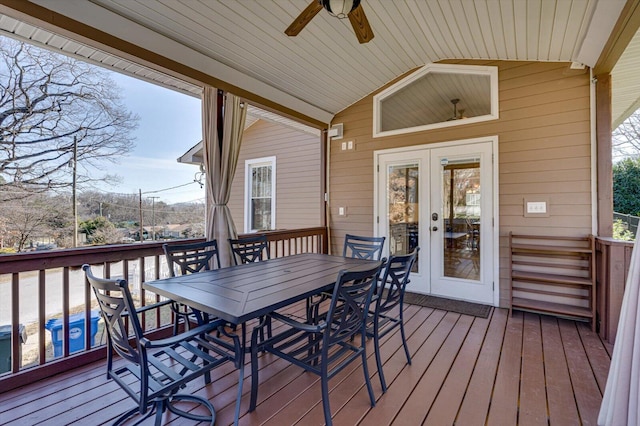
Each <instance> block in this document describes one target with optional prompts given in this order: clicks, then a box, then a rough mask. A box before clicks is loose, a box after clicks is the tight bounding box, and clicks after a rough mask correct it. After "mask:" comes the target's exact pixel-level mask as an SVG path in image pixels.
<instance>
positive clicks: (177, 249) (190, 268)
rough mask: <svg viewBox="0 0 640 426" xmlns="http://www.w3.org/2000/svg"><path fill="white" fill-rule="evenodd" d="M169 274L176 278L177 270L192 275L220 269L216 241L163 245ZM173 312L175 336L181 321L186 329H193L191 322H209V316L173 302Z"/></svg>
mask: <svg viewBox="0 0 640 426" xmlns="http://www.w3.org/2000/svg"><path fill="white" fill-rule="evenodd" d="M162 249H163V250H164V254H165V257H166V259H167V265H168V266H169V274H170V275H171V276H172V277H175V276H176V269H178V271H179V273H180V274H181V275H185V274H192V273H195V272H200V271H208V270H210V269H211V268H212V267H215V268H219V267H220V255H219V252H218V242H217V241H216V240H212V241H204V242H198V243H187V244H171V245H169V244H166V243H165V244H163V245H162ZM171 310H172V311H173V313H174V316H175V320H174V322H173V334H174V335H175V334H178V326H179V324H180V321H181V320H182V321H183V322H184V326H185V329H186V330H188V329H189V328H191V325H190V324H191V320H195V322H196V323H197V324H203V323H204V322H208V320H209V319H208V315H207V314H203V313H202V312H200V311H198V310H197V309H192V308H190V307H189V306H186V305H183V304H182V303H178V302H172V303H171Z"/></svg>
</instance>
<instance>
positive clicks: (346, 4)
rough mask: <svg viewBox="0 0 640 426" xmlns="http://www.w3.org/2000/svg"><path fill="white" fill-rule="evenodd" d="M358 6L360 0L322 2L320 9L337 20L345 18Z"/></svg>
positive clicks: (329, 0) (323, 0) (327, 0)
mask: <svg viewBox="0 0 640 426" xmlns="http://www.w3.org/2000/svg"><path fill="white" fill-rule="evenodd" d="M359 5H360V0H322V7H324V8H325V9H326V10H327V12H329V14H331V16H335V17H336V18H338V19H344V18H346V17H347V16H348V15H349V13H351V11H352V10H353V9H355V8H356V7H358V6H359Z"/></svg>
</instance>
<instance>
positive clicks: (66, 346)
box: [62, 266, 70, 358]
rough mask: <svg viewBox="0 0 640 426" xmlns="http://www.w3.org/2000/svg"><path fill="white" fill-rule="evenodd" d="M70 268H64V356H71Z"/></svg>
mask: <svg viewBox="0 0 640 426" xmlns="http://www.w3.org/2000/svg"><path fill="white" fill-rule="evenodd" d="M69 301H70V297H69V267H68V266H65V267H64V268H62V348H63V352H62V356H63V357H65V358H66V357H68V356H69V342H70V340H69V308H70V306H69V305H70V303H69Z"/></svg>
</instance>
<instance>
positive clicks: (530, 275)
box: [511, 271, 593, 287]
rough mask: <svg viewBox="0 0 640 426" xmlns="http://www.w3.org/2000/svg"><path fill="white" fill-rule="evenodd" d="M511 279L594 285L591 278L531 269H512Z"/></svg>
mask: <svg viewBox="0 0 640 426" xmlns="http://www.w3.org/2000/svg"><path fill="white" fill-rule="evenodd" d="M511 279H512V280H513V281H529V282H539V283H548V284H560V285H563V284H564V285H571V286H585V287H591V286H592V285H593V282H592V280H591V278H582V277H572V276H567V275H554V274H545V273H542V272H529V271H512V272H511Z"/></svg>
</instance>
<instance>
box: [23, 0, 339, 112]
mask: <svg viewBox="0 0 640 426" xmlns="http://www.w3.org/2000/svg"><path fill="white" fill-rule="evenodd" d="M32 3H35V4H38V5H40V6H42V7H45V8H47V9H49V10H52V11H54V12H56V13H60V14H62V15H65V16H68V17H69V18H71V19H74V20H77V21H79V22H83V23H85V24H87V25H89V26H91V27H94V28H96V29H98V30H100V31H104V32H105V33H108V34H111V35H113V36H115V37H118V38H120V39H122V40H125V41H127V42H129V43H132V44H134V45H137V46H140V47H142V48H144V49H147V50H149V51H151V52H154V53H157V54H159V55H162V56H164V57H167V58H170V59H172V60H174V61H178V62H180V63H182V64H184V65H186V66H188V67H191V68H193V69H195V70H198V71H201V72H203V73H206V74H208V75H211V76H214V77H215V78H217V79H220V80H222V81H225V82H227V83H229V84H232V85H234V86H237V87H241V88H243V89H245V90H247V91H249V92H251V93H254V94H256V95H258V96H261V97H262V98H264V99H269V100H271V101H273V102H275V103H277V104H280V105H282V106H284V107H286V108H289V109H291V110H293V111H297V112H300V113H301V114H304V115H306V116H308V117H310V118H313V119H315V120H318V121H320V122H323V123H330V122H331V120H332V118H333V114H331V113H330V112H327V111H324V110H322V109H320V108H318V107H316V106H314V105H311V104H309V103H308V102H304V101H303V100H301V99H299V98H296V97H293V96H291V95H289V94H288V93H285V92H283V91H281V90H278V89H276V88H274V87H272V86H269V85H268V84H265V83H263V82H261V81H259V80H257V79H256V78H253V77H251V76H248V75H246V74H243V73H242V72H240V71H238V70H236V69H233V68H231V67H229V66H227V65H225V64H223V63H221V62H219V61H216V60H214V59H212V58H211V57H208V56H205V55H203V54H201V53H199V52H197V51H195V50H193V49H190V48H189V47H187V46H185V45H183V44H180V43H177V42H176V41H174V40H171V39H170V38H168V37H165V36H163V35H161V34H158V33H157V32H154V31H152V30H150V29H148V28H145V27H143V26H141V25H138V24H137V23H135V22H133V21H131V20H128V19H125V18H123V17H122V16H120V15H118V14H116V13H113V12H111V11H110V10H107V9H105V8H103V7H101V6H98V5H96V4H94V3H91V2H89V1H86V0H66V1H58V0H32Z"/></svg>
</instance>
